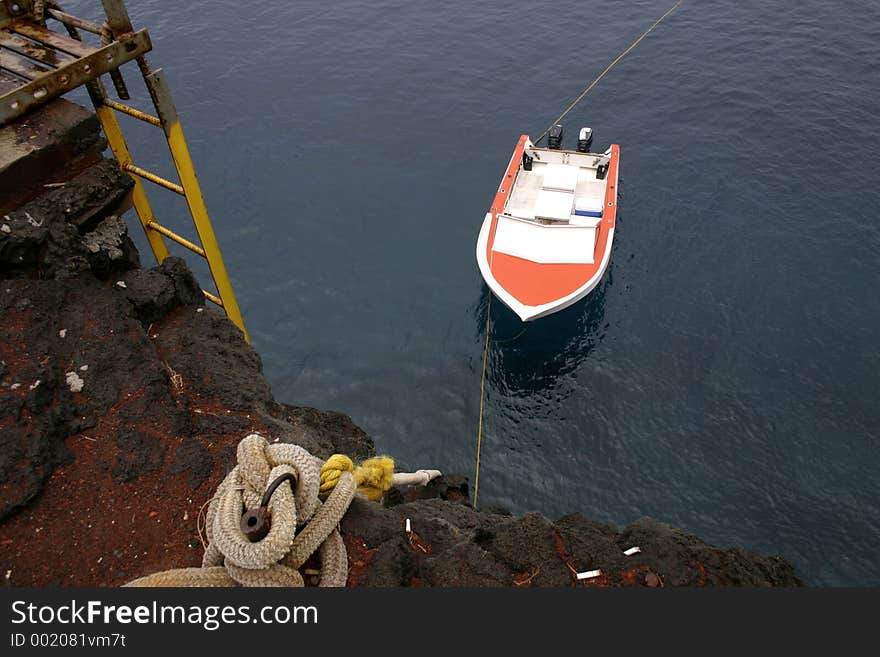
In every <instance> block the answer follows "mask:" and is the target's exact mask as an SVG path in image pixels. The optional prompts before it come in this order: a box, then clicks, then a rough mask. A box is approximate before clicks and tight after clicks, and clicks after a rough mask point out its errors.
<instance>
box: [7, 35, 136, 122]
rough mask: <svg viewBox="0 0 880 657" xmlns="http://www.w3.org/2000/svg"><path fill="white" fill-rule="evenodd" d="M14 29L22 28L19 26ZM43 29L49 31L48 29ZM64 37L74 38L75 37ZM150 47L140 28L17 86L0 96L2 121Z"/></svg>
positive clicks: (90, 78) (91, 78) (118, 64)
mask: <svg viewBox="0 0 880 657" xmlns="http://www.w3.org/2000/svg"><path fill="white" fill-rule="evenodd" d="M15 31H19V30H18V27H17V26H16V28H15ZM42 31H43V32H45V33H47V34H48V33H49V31H48V30H42ZM57 36H59V37H60V36H61V35H57ZM61 38H64V37H61ZM65 40H67V41H72V39H65ZM151 47H152V44H151V43H150V36H149V35H148V34H147V31H146V30H140V31H138V32H134V33H132V34H127V35H122V36H120V37H119V40H118V41H114V42H112V43H111V44H110V45H108V46H105V47H103V48H98V49H96V50H93V51H92V53H91V54H90V55H88V56H86V57H82V58H81V59H78V60H76V61H74V62H71V63H69V64H66V65H64V66H61V67H60V68H58V69H56V70H55V71H51V72H47V73H45V74H43V75H40V76H39V77H38V78H36V79H32V80H31V81H30V82H28V83H26V84H23V85H22V86H20V87H19V88H18V89H16V90H14V91H12V92H8V93H6V94H3V95H2V96H0V124H2V123H6V122H7V121H10V120H12V119H14V118H16V117H18V116H21V115H22V114H24V113H25V112H27V111H28V110H29V109H31V108H32V107H35V106H36V105H39V104H41V103H44V102H46V101H47V100H49V99H51V98H55V97H57V96H60V95H62V94H64V93H67V92H68V91H70V90H71V89H74V88H76V87H78V86H79V85H81V84H84V83H86V82H88V81H90V80H94V79H95V78H97V77H98V76H100V75H102V74H104V73H107V72H108V71H111V70H113V69H116V68H119V67H120V66H121V65H122V64H124V63H125V62H128V61H131V60H132V59H135V58H137V57H139V56H140V55H142V54H143V53H145V52H147V51H149V50H150V48H151ZM0 66H3V67H4V68H5V66H6V65H5V64H3V63H2V62H0Z"/></svg>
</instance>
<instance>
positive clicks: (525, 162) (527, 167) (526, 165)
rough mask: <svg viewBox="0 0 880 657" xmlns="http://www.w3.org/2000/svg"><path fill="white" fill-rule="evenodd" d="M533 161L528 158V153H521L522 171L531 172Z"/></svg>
mask: <svg viewBox="0 0 880 657" xmlns="http://www.w3.org/2000/svg"><path fill="white" fill-rule="evenodd" d="M533 160H534V158H533V157H530V156H529V154H528V153H523V156H522V166H523V171H531V170H532V161H533Z"/></svg>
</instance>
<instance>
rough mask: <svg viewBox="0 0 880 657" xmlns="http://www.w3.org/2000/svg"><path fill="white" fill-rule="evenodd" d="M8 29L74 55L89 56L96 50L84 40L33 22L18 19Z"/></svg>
mask: <svg viewBox="0 0 880 657" xmlns="http://www.w3.org/2000/svg"><path fill="white" fill-rule="evenodd" d="M6 29H7V30H9V31H10V32H17V33H18V34H21V35H22V36H26V37H27V38H28V39H33V40H34V41H39V42H40V43H42V44H43V45H46V46H49V47H51V48H54V49H55V50H61V51H63V52H66V53H70V54H71V55H73V56H74V57H87V56H89V55H91V54H92V53H93V52H95V48H94V47H92V46H89V45H87V44H85V43H83V42H82V41H77V40H76V39H71V38H70V37H66V36H64V35H63V34H58V32H52V31H51V30H47V29H46V28H44V27H38V26H36V25H33V24H31V23H25V22H24V21H16V22H15V23H12V24H10V25H7V26H6Z"/></svg>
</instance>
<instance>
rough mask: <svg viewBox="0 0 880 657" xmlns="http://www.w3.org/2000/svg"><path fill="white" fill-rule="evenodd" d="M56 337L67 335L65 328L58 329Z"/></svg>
mask: <svg viewBox="0 0 880 657" xmlns="http://www.w3.org/2000/svg"><path fill="white" fill-rule="evenodd" d="M58 337H59V338H64V337H67V329H61V330H60V331H58Z"/></svg>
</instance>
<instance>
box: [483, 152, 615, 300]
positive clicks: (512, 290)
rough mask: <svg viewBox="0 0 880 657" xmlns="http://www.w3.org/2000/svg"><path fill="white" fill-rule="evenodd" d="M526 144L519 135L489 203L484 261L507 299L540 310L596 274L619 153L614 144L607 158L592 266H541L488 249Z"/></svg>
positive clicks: (610, 222)
mask: <svg viewBox="0 0 880 657" xmlns="http://www.w3.org/2000/svg"><path fill="white" fill-rule="evenodd" d="M527 140H528V135H522V136H521V137H520V139H519V142H517V145H516V149H515V150H514V152H513V158H512V159H511V161H510V164H509V165H508V168H507V171H506V172H505V174H504V177H503V178H502V180H501V185H500V186H499V187H498V193H497V194H496V195H495V200H494V201H493V203H492V210H491V214H492V227H491V230H490V232H489V241H488V243H487V244H486V260H487V261H488V263H489V268H490V269H491V271H492V275H493V276H494V277H495V280H496V281H497V282H498V284H499V285H500V286H501V287H503V288H504V289H505V290H506V291H507V292H508V293H509V294H510V295H511V296H513V297H514V298H515V299H516V300H517V301H519V302H520V303H522V304H523V305H526V306H541V305H544V304H548V303H552V302H554V301H557V300H559V299H562V298H564V297H567V296H568V295H570V294H573V293H575V292H576V291H577V290H578V289H580V288H581V287H583V286H584V285H586V284H587V282H588V281H589V280H590V279H591V278H593V276H595V275H596V273H597V272H598V271H599V267H600V266H601V265H602V261H603V255H604V254H605V250H606V249H607V248H608V246H609V244H608V237H609V235H610V234H611V233H610V231H611V229H613V228H614V225H615V219H616V217H617V163H618V159H619V154H620V149H619V147H618V146H617V145H616V144H612V146H611V157H610V159H609V163H608V172H607V174H606V180H607V181H608V185H607V188H606V190H605V208H604V212H603V216H602V221H601V223H600V224H599V226H598V229H599V233H598V237H597V240H596V250H595V254H594V262H593V263H592V264H583V263H578V264H574V263H572V264H561V263H553V264H546V263H545V264H542V263H537V262H532V261H531V260H525V259H523V258H517V257H516V256H512V255H508V254H506V253H498V252H494V251H492V245H493V244H494V243H495V231H496V229H497V226H498V215H499V214H500V213H501V212H502V211H503V210H504V205H505V203H506V202H507V196H508V193H509V191H510V189H511V187H513V182H514V179H515V176H516V173H517V171H518V169H519V165H520V162H521V160H522V153H523V149H524V147H525V144H526V141H527Z"/></svg>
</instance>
